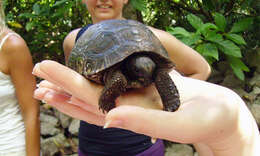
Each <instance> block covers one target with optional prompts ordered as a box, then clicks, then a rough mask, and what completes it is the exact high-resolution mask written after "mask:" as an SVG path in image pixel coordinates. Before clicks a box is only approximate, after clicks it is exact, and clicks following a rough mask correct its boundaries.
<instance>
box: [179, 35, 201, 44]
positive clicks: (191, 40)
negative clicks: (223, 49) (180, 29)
mask: <svg viewBox="0 0 260 156" xmlns="http://www.w3.org/2000/svg"><path fill="white" fill-rule="evenodd" d="M200 39H201V36H200V35H197V34H192V35H191V36H190V37H183V38H181V39H180V40H181V41H182V42H183V43H185V44H186V45H188V46H190V47H192V46H193V45H194V44H196V43H197V42H198V41H199V40H200Z"/></svg>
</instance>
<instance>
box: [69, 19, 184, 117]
mask: <svg viewBox="0 0 260 156" xmlns="http://www.w3.org/2000/svg"><path fill="white" fill-rule="evenodd" d="M67 66H68V67H70V68H71V69H73V70H75V71H77V72H78V73H80V74H82V75H83V76H85V77H86V78H87V79H89V80H91V81H94V82H96V83H99V84H102V85H104V89H103V91H102V94H101V96H100V97H99V108H100V109H101V110H102V111H103V112H104V113H105V112H108V111H109V110H111V109H112V108H114V107H115V100H116V98H117V97H119V96H120V95H121V94H122V93H124V92H126V91H127V90H129V89H134V88H143V87H147V86H148V85H151V84H152V83H154V84H155V86H156V89H157V90H158V92H159V94H160V97H161V100H162V103H163V109H164V110H166V111H176V110H177V109H178V107H179V105H180V100H179V93H178V90H177V88H176V86H175V84H174V82H173V81H172V79H171V77H170V75H169V74H168V72H169V71H170V70H172V68H174V67H175V64H174V63H173V62H172V61H171V60H170V58H169V56H168V53H167V51H166V50H165V49H164V47H163V46H162V44H161V42H160V41H159V39H158V38H157V37H156V36H155V35H154V34H153V32H152V31H151V30H150V29H149V28H148V27H147V26H146V25H144V24H142V23H140V22H137V21H134V20H106V21H102V22H100V23H97V24H94V25H92V26H90V27H89V28H88V29H87V30H86V31H85V32H84V33H83V34H82V35H81V36H80V37H79V39H78V41H77V42H76V44H75V46H74V47H73V48H72V51H71V54H70V56H69V59H68V63H67Z"/></svg>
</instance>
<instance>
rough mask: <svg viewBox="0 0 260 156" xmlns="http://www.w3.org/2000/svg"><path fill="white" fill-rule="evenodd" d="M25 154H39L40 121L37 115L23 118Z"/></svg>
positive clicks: (35, 155)
mask: <svg viewBox="0 0 260 156" xmlns="http://www.w3.org/2000/svg"><path fill="white" fill-rule="evenodd" d="M25 140H26V155H27V156H39V155H40V121H39V117H38V115H34V116H31V117H30V118H29V119H25Z"/></svg>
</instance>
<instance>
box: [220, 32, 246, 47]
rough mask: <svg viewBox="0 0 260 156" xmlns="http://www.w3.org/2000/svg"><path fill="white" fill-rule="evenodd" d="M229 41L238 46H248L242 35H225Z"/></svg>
mask: <svg viewBox="0 0 260 156" xmlns="http://www.w3.org/2000/svg"><path fill="white" fill-rule="evenodd" d="M225 36H226V37H227V38H228V39H230V40H232V41H233V42H235V43H236V44H240V45H241V44H243V45H246V42H245V40H244V38H243V37H242V36H241V35H238V34H226V35H225Z"/></svg>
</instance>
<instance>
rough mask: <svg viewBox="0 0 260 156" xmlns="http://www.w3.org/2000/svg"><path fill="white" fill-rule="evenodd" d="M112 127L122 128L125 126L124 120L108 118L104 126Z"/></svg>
mask: <svg viewBox="0 0 260 156" xmlns="http://www.w3.org/2000/svg"><path fill="white" fill-rule="evenodd" d="M110 127H117V128H122V127H123V121H121V120H108V121H106V123H105V125H104V127H103V128H104V129H106V128H110Z"/></svg>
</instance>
